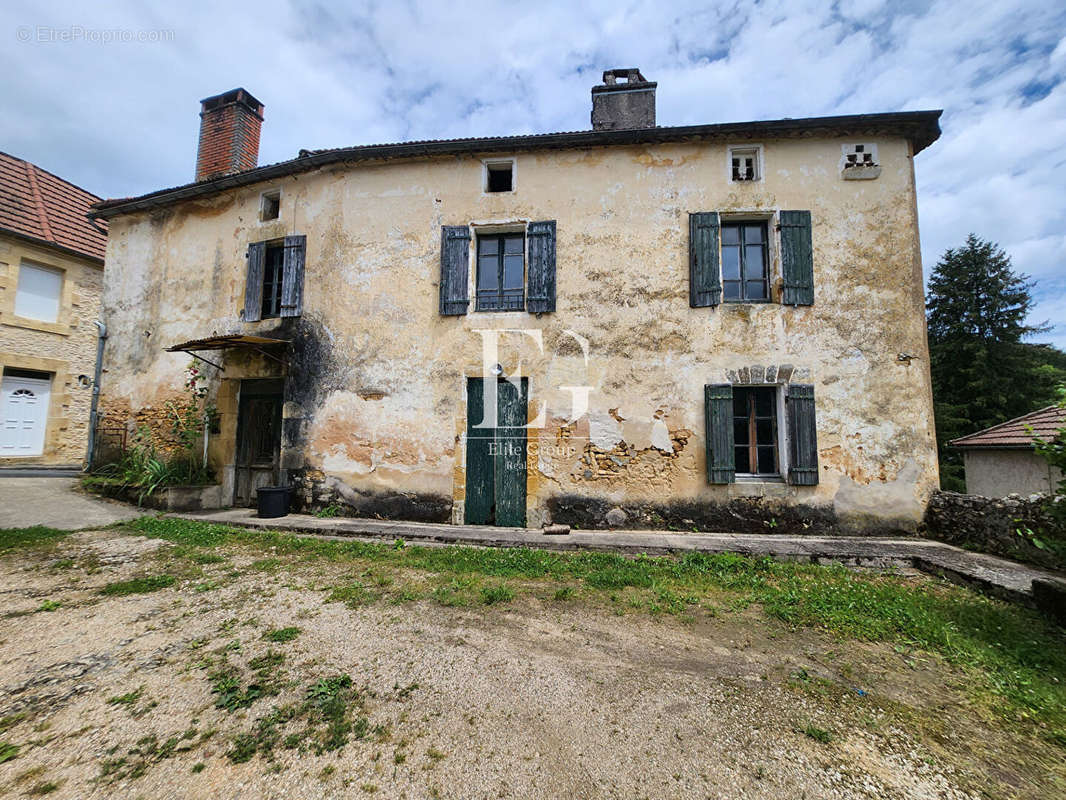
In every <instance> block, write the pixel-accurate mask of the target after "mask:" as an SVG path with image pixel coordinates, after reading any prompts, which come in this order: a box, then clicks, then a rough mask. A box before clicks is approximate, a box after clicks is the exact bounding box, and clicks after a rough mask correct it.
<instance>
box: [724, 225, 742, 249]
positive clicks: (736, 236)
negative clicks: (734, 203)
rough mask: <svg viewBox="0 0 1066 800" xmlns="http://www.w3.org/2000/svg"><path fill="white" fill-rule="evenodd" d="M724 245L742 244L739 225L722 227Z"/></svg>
mask: <svg viewBox="0 0 1066 800" xmlns="http://www.w3.org/2000/svg"><path fill="white" fill-rule="evenodd" d="M722 244H740V227H739V226H738V225H723V226H722Z"/></svg>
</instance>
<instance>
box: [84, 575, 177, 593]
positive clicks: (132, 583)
mask: <svg viewBox="0 0 1066 800" xmlns="http://www.w3.org/2000/svg"><path fill="white" fill-rule="evenodd" d="M176 581H177V578H175V577H174V576H173V575H148V576H147V577H144V578H133V579H132V580H128V581H116V582H115V583H109V584H107V585H106V586H105V587H104V588H103V589H101V590H100V594H106V595H109V596H111V597H123V596H125V595H128V594H146V593H148V592H158V591H159V590H160V589H166V588H168V587H170V586H173V585H174V583H175V582H176Z"/></svg>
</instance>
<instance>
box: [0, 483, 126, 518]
mask: <svg viewBox="0 0 1066 800" xmlns="http://www.w3.org/2000/svg"><path fill="white" fill-rule="evenodd" d="M77 485H78V481H77V479H76V478H59V477H40V476H38V475H34V476H32V477H12V476H10V475H0V528H29V527H31V526H33V525H45V526H47V527H49V528H60V529H61V530H76V529H78V528H90V527H102V526H104V525H110V524H112V523H114V522H118V521H120V520H124V519H133V518H134V517H139V516H141V514H143V513H144V512H143V511H141V510H139V509H136V508H134V507H132V506H128V505H125V504H123V503H112V502H109V501H107V500H99V499H97V498H95V497H89V496H87V495H84V494H80V493H79V492H77V491H75V489H76V488H77Z"/></svg>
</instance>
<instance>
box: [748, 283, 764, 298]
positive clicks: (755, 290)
mask: <svg viewBox="0 0 1066 800" xmlns="http://www.w3.org/2000/svg"><path fill="white" fill-rule="evenodd" d="M745 297H746V298H747V299H748V300H765V299H766V285H765V284H764V283H763V282H762V281H758V282H756V281H748V292H747V294H746V295H745Z"/></svg>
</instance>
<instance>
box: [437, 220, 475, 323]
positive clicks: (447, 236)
mask: <svg viewBox="0 0 1066 800" xmlns="http://www.w3.org/2000/svg"><path fill="white" fill-rule="evenodd" d="M469 272H470V229H469V228H468V227H467V226H466V225H442V226H441V229H440V313H441V314H445V315H447V316H459V315H462V314H465V313H466V309H467V307H468V306H469V305H470V301H469V299H468V297H467V284H468V282H469V281H468V276H469Z"/></svg>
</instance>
